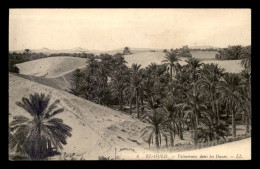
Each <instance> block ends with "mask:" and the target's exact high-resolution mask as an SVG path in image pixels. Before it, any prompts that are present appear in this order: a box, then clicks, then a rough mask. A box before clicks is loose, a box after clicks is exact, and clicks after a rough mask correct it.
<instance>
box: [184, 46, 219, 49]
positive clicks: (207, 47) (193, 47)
mask: <svg viewBox="0 0 260 169" xmlns="http://www.w3.org/2000/svg"><path fill="white" fill-rule="evenodd" d="M189 49H220V48H218V47H214V46H189Z"/></svg>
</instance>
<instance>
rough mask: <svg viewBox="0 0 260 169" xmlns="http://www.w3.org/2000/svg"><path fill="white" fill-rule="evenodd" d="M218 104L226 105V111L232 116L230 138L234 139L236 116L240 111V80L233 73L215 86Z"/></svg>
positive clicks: (228, 74)
mask: <svg viewBox="0 0 260 169" xmlns="http://www.w3.org/2000/svg"><path fill="white" fill-rule="evenodd" d="M217 90H218V93H219V94H220V98H219V99H218V100H219V102H220V103H222V104H225V105H226V111H229V112H231V114H232V136H233V137H236V121H235V119H236V114H237V111H239V109H240V104H239V103H241V98H242V97H241V90H242V86H241V78H240V77H239V76H238V75H237V74H234V73H227V74H225V75H224V76H223V78H222V81H221V82H220V83H219V85H218V86H217Z"/></svg>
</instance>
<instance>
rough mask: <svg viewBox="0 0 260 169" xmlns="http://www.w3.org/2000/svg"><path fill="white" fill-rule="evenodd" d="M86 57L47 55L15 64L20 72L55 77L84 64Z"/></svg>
mask: <svg viewBox="0 0 260 169" xmlns="http://www.w3.org/2000/svg"><path fill="white" fill-rule="evenodd" d="M86 61H87V59H85V58H78V57H69V56H68V57H66V56H64V57H63V56H62V57H48V58H43V59H37V60H33V61H28V62H24V63H20V64H17V67H18V68H19V70H20V74H24V75H34V76H38V77H45V78H55V77H59V76H62V75H65V74H67V73H69V72H71V71H73V70H75V69H77V68H79V67H81V68H82V67H84V66H85V65H86Z"/></svg>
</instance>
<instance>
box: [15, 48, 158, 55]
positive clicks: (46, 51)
mask: <svg viewBox="0 0 260 169" xmlns="http://www.w3.org/2000/svg"><path fill="white" fill-rule="evenodd" d="M129 48H130V51H131V52H132V53H142V52H150V51H154V52H160V51H162V49H152V48H131V47H129ZM30 50H31V52H33V53H44V54H53V53H83V52H85V53H93V54H96V55H98V54H101V53H107V54H110V55H114V54H116V53H123V51H124V48H119V49H114V50H89V49H85V48H81V47H77V48H72V49H60V50H56V49H49V48H41V49H30ZM11 52H17V53H21V52H24V50H14V51H11Z"/></svg>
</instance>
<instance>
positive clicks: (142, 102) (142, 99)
mask: <svg viewBox="0 0 260 169" xmlns="http://www.w3.org/2000/svg"><path fill="white" fill-rule="evenodd" d="M140 100H141V105H142V108H141V112H142V114H143V113H144V95H143V91H141V96H140Z"/></svg>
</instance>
